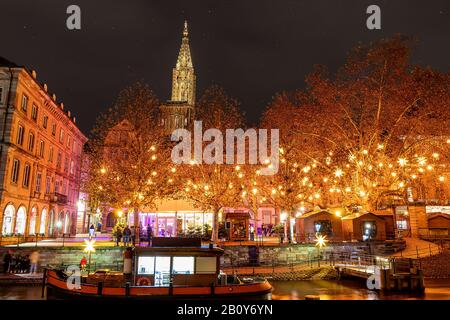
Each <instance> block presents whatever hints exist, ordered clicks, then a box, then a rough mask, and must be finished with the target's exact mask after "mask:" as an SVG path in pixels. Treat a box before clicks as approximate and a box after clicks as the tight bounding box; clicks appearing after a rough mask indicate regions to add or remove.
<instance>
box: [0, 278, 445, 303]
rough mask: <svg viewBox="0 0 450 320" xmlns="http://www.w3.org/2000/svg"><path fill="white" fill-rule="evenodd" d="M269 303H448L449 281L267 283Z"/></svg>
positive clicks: (18, 292) (5, 294) (0, 294)
mask: <svg viewBox="0 0 450 320" xmlns="http://www.w3.org/2000/svg"><path fill="white" fill-rule="evenodd" d="M271 283H272V285H273V287H274V291H273V293H272V299H273V300H303V299H305V296H306V295H318V296H319V297H320V299H321V300H418V299H426V300H450V279H446V280H428V281H425V286H426V289H425V293H423V294H412V293H393V292H391V293H382V292H376V291H371V290H368V289H367V288H365V287H364V285H363V283H362V282H361V281H352V280H343V281H328V280H317V281H271ZM0 300H42V298H41V287H40V286H32V287H30V286H0Z"/></svg>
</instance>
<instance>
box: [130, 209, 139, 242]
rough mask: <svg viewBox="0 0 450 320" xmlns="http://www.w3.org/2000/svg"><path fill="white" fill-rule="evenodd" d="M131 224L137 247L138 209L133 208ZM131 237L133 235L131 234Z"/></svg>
mask: <svg viewBox="0 0 450 320" xmlns="http://www.w3.org/2000/svg"><path fill="white" fill-rule="evenodd" d="M133 220H134V221H133V224H134V236H135V239H134V240H135V244H136V245H139V240H140V230H139V208H138V207H134V208H133ZM132 236H133V234H132Z"/></svg>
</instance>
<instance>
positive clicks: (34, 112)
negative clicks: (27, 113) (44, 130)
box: [31, 103, 38, 122]
mask: <svg viewBox="0 0 450 320" xmlns="http://www.w3.org/2000/svg"><path fill="white" fill-rule="evenodd" d="M37 118H38V106H37V105H35V104H34V103H33V106H32V107H31V119H33V120H34V122H37Z"/></svg>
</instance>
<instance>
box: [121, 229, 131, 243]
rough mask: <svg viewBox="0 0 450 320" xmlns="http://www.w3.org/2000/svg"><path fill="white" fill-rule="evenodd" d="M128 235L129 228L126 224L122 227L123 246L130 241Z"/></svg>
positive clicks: (129, 234)
mask: <svg viewBox="0 0 450 320" xmlns="http://www.w3.org/2000/svg"><path fill="white" fill-rule="evenodd" d="M130 236H131V230H130V228H129V227H128V226H126V227H125V229H123V245H124V246H125V247H128V244H129V243H130Z"/></svg>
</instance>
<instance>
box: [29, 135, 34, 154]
mask: <svg viewBox="0 0 450 320" xmlns="http://www.w3.org/2000/svg"><path fill="white" fill-rule="evenodd" d="M33 149H34V134H33V133H32V132H30V133H29V134H28V151H30V152H33Z"/></svg>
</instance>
